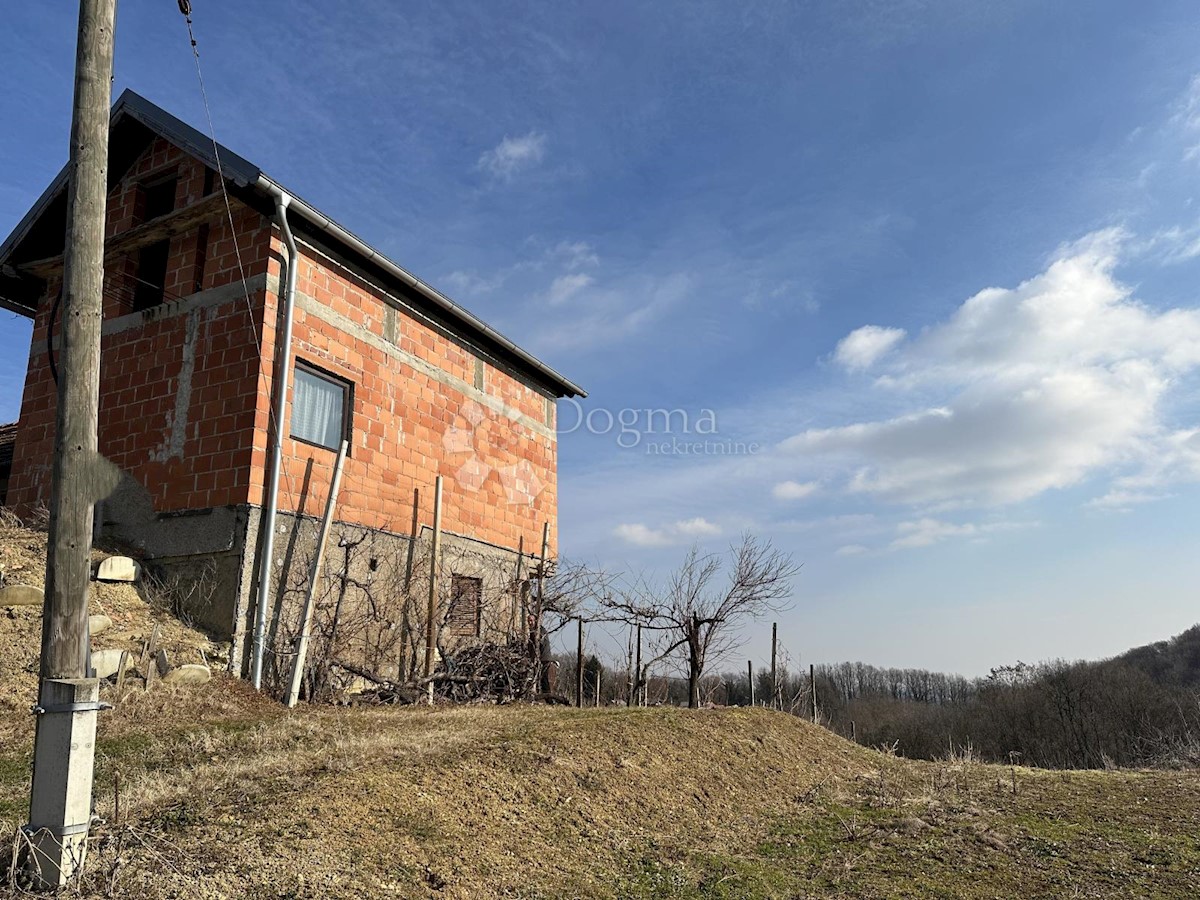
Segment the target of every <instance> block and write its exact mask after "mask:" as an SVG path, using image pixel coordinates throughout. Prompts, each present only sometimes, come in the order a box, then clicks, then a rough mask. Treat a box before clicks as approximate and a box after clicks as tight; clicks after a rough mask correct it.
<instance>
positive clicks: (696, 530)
mask: <svg viewBox="0 0 1200 900" xmlns="http://www.w3.org/2000/svg"><path fill="white" fill-rule="evenodd" d="M674 531H675V533H676V534H681V535H686V536H688V537H711V536H712V535H716V534H720V533H721V529H720V528H718V527H717V526H716V525H714V524H713V523H712V522H710V521H708V520H707V519H704V518H695V519H684V520H683V521H682V522H676V523H675V525H674Z"/></svg>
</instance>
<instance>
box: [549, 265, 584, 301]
mask: <svg viewBox="0 0 1200 900" xmlns="http://www.w3.org/2000/svg"><path fill="white" fill-rule="evenodd" d="M593 282H594V279H593V278H592V276H591V275H588V274H587V273H586V272H572V273H571V274H570V275H560V276H559V277H558V278H555V279H554V281H553V282H551V284H550V290H548V291H547V292H546V302H547V303H549V304H550V305H551V306H558V305H560V304H562V303H566V302H567V301H568V300H570V299H571V298H572V297H574V296H575V295H576V294H578V293H579V292H580V291H582V290H583V289H584V288H586V287H590V286H591V285H592V283H593Z"/></svg>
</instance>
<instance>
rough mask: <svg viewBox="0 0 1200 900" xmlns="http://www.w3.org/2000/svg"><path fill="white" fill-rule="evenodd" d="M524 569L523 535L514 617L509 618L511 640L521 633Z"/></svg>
mask: <svg viewBox="0 0 1200 900" xmlns="http://www.w3.org/2000/svg"><path fill="white" fill-rule="evenodd" d="M524 567H525V535H521V536H520V538H518V539H517V574H516V579H515V581H514V587H513V590H514V593H513V598H512V615H511V617H510V618H509V624H508V636H509V638H512V637H514V636H516V635H518V634H520V633H521V632H520V631H519V630H518V623H517V619H518V618H519V617H520V615H521V606H522V602H521V601H522V600H523V598H524V593H525V592H524V591H523V590H522V589H521V580H522V579H521V575H522V574H523V570H524ZM522 630H523V629H522Z"/></svg>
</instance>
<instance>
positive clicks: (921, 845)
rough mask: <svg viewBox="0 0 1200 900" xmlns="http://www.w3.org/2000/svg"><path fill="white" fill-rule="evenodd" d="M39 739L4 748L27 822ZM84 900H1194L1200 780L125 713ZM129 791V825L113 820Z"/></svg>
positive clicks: (544, 713) (639, 730)
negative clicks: (432, 899) (90, 898)
mask: <svg viewBox="0 0 1200 900" xmlns="http://www.w3.org/2000/svg"><path fill="white" fill-rule="evenodd" d="M27 737H28V735H26V736H24V737H22V738H21V739H18V740H17V742H16V743H15V744H9V743H7V742H6V744H5V749H4V751H3V753H0V819H6V820H7V821H8V822H9V823H10V827H11V826H15V825H16V824H17V823H18V822H19V821H20V820H21V818H22V816H23V814H24V803H25V797H26V790H27V772H28V762H29V754H28V747H29V742H28V740H26V738H27ZM97 759H98V777H97V788H96V795H97V812H98V813H99V814H100V815H102V816H104V817H105V818H106V819H107V822H106V824H105V825H103V826H100V827H99V828H98V829H97V830H96V831H95V833H94V838H93V851H92V856H91V861H90V865H89V871H88V877H87V882H86V884H85V892H86V893H88V894H94V895H101V896H104V895H108V896H116V897H233V896H246V897H339V896H345V897H351V896H361V897H388V896H402V897H426V896H437V897H488V896H514V897H518V896H520V897H562V896H580V897H592V896H596V897H647V898H649V897H947V898H950V897H980V898H982V897H997V898H1000V897H1003V898H1008V897H1017V896H1020V897H1067V896H1078V897H1134V896H1142V897H1180V898H1182V897H1192V896H1194V895H1195V892H1196V889H1197V886H1198V885H1200V845H1198V842H1197V838H1196V836H1197V834H1200V776H1197V775H1196V774H1194V773H1190V772H1189V773H1178V772H1170V773H1167V772H1082V773H1081V772H1071V773H1065V772H1045V771H1036V770H1027V769H1020V768H1017V769H1009V768H1007V767H995V766H985V765H982V764H978V763H974V762H972V761H970V760H969V759H960V760H957V761H953V762H945V763H919V762H912V761H907V760H899V759H896V758H894V757H891V756H888V755H886V754H881V753H876V752H873V751H869V750H866V749H863V748H861V747H858V746H857V745H854V744H851V743H849V742H847V741H844V740H842V739H840V738H838V737H836V736H834V735H832V734H830V733H829V732H827V731H824V730H822V729H820V728H817V727H815V726H812V725H810V724H808V723H806V722H803V721H800V720H797V719H795V718H791V717H787V716H784V715H781V714H777V713H771V712H768V711H764V710H737V709H731V710H719V711H696V712H689V711H687V710H681V709H674V708H662V709H648V710H637V709H632V710H615V709H614V710H603V709H602V710H581V711H576V710H562V709H549V708H538V707H526V706H514V707H508V708H494V707H471V708H453V709H438V710H424V709H406V710H396V709H362V708H358V709H335V708H321V709H302V710H300V711H297V712H293V713H288V712H285V711H284V710H282V709H281V708H279V707H278V706H276V705H275V704H272V703H269V702H266V701H264V700H262V699H261V698H259V697H256V696H254V695H253V694H252V693H251V692H249V691H248V690H247V689H246V687H245V686H244V685H242V684H240V683H235V682H231V681H226V680H219V681H216V682H213V683H211V684H210V685H208V686H206V687H205V688H204V689H203V692H201V693H188V694H185V693H182V692H175V691H173V690H171V689H168V688H163V689H160V690H152V691H151V692H150V693H148V694H142V693H137V692H135V693H134V694H133V695H131V696H130V697H129V698H127V699H126V701H125V702H124V703H122V704H121V705H120V706H119V707H118V709H116V710H114V711H113V712H110V713H106V714H105V717H104V719H103V725H102V734H101V738H100V741H99V746H98V754H97ZM118 776H119V779H120V787H119V792H120V805H121V812H120V818H119V819H118V818H117V817H116V815H115V810H114V792H115V780H116V779H117V777H118Z"/></svg>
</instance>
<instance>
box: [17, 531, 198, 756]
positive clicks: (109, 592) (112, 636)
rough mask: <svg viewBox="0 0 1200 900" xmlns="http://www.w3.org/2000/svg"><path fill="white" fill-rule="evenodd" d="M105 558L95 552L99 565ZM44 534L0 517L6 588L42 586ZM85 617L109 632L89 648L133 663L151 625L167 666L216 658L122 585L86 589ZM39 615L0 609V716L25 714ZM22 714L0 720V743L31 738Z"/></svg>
mask: <svg viewBox="0 0 1200 900" xmlns="http://www.w3.org/2000/svg"><path fill="white" fill-rule="evenodd" d="M106 555H107V554H105V553H102V552H98V551H97V552H95V553H94V554H93V560H94V561H99V560H100V559H103V558H104V557H105V556H106ZM45 572H46V533H45V532H44V531H40V530H38V529H34V528H27V527H25V526H23V525H22V524H21V523H20V522H19V521H17V520H16V519H15V518H14V517H13V516H12V514H11V513H7V512H6V511H5V514H4V515H3V516H0V575H2V577H3V579H4V581H5V583H7V584H28V585H31V586H33V587H38V588H41V587H43V586H44V585H45ZM88 612H89V613H91V614H104V615H107V616H108V617H109V618H111V619H112V621H113V627H112V628H111V629H109V630H108V631H106V632H104V633H103V634H100V635H97V636H96V637H95V638H94V639H93V641H92V646H93V648H94V649H97V650H101V649H107V648H118V649H122V650H129V651H131V652H132V653H133V655H134V659H135V660H136V658H137V655H138V654H140V652H141V648H142V644H143V642H144V641H146V640H148V639H149V637H150V634H151V632H152V631H153V629H154V626H155V625H158V626H159V642H160V646H162V647H163V648H165V649H166V650H167V651H168V652H169V653H170V654H171V658H172V660H173V661H177V662H200V654H199V651H200V650H204V652H205V653H207V654H209V655H210V656H211V657H212V658H214V659H220V653H221V648H219V647H217V646H215V645H214V644H213V643H212V642H211V641H210V640H209V639H208V637H207V636H206V635H205V634H203V633H201V632H199V631H195V630H193V629H191V628H188V627H186V626H185V625H183V624H182V623H181V622H179V620H178V619H176V618H174V617H173V616H171V615H170V613H169V611H168V605H167V604H166V603H165V602H159V601H158V599H157V598H156V597H154V596H147V597H143V595H142V593H141V592H139V590H138V589H137V588H135V587H134V586H132V585H128V584H99V583H93V584H92V586H91V600H90V603H89V608H88ZM41 634H42V611H41V609H39V608H38V607H32V606H17V607H12V608H0V667H2V669H0V713H10V714H16V713H27V712H28V710H29V707H30V704H31V703H32V702H33V699H34V697H35V695H36V693H37V668H38V653H39V651H40V648H41ZM32 728H33V723H32V721H31V719H30V717H29V716H28V715H0V741H2V742H4V743H5V744H8V743H10V742H17V741H21V740H24V739H25V738H27V737H28V736H30V735H32V733H33V732H32Z"/></svg>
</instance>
